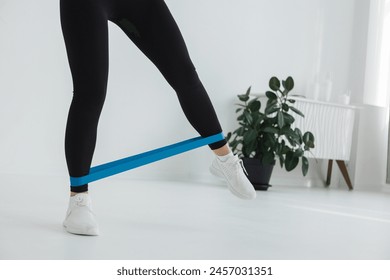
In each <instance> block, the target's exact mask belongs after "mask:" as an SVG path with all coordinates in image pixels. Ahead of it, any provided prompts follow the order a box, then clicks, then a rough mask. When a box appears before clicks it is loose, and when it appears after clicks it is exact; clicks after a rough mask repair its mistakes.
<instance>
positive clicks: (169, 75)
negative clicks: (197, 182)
mask: <svg viewBox="0 0 390 280" xmlns="http://www.w3.org/2000/svg"><path fill="white" fill-rule="evenodd" d="M60 1H61V2H60V11H61V25H62V31H63V35H64V40H65V45H66V50H67V54H68V60H69V65H70V69H71V73H72V78H73V99H72V103H71V106H70V110H69V115H68V121H67V126H66V133H65V155H66V161H67V165H68V170H69V174H70V176H72V177H80V176H84V175H87V174H88V173H89V170H90V166H91V162H92V156H93V153H94V150H95V144H96V134H97V126H98V121H99V117H100V113H101V110H102V108H103V103H104V100H105V96H106V89H107V78H108V21H111V22H113V23H115V24H117V25H118V26H119V27H120V28H121V29H122V30H123V31H124V32H125V33H126V35H127V36H128V37H129V38H130V39H131V40H132V41H133V43H134V44H135V45H136V46H137V47H138V48H139V49H140V50H141V51H142V52H143V53H144V54H145V55H146V56H147V57H148V58H149V59H150V60H151V61H152V62H153V63H154V64H155V65H156V67H157V68H158V69H159V71H160V72H161V73H162V75H163V76H164V77H165V79H166V80H167V82H168V83H169V84H170V85H171V86H172V88H173V89H174V90H175V91H176V93H177V96H178V99H179V102H180V105H181V107H182V109H183V111H184V114H185V115H186V117H187V119H188V121H189V122H190V124H191V125H192V126H193V127H194V128H195V130H196V131H197V132H198V133H199V134H200V135H201V136H203V137H206V136H210V135H213V134H217V133H220V132H222V129H221V126H220V124H219V122H218V119H217V116H216V114H215V111H214V108H213V106H212V104H211V101H210V99H209V96H208V94H207V92H206V90H205V89H204V87H203V85H202V83H201V81H200V80H199V77H198V75H197V73H196V70H195V67H194V65H193V64H192V62H191V59H190V57H189V54H188V51H187V48H186V45H185V42H184V40H183V37H182V35H181V33H180V30H179V28H178V26H177V25H176V22H175V21H174V19H173V17H172V15H171V13H170V11H169V10H168V7H167V6H166V4H165V2H164V1H163V0H60ZM225 144H226V141H225V140H223V141H220V142H217V143H214V144H211V145H210V148H211V149H218V148H220V147H222V146H223V145H225ZM87 190H88V185H83V186H79V187H71V191H73V192H84V191H87Z"/></svg>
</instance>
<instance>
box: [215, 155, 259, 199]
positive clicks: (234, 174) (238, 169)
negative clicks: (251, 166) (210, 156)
mask: <svg viewBox="0 0 390 280" xmlns="http://www.w3.org/2000/svg"><path fill="white" fill-rule="evenodd" d="M210 172H211V173H212V174H213V175H215V176H218V177H221V178H224V179H225V180H226V181H227V183H228V188H229V190H230V191H231V192H232V193H233V194H234V195H235V196H237V197H239V198H242V199H255V198H256V191H255V189H254V187H253V186H252V184H251V182H249V180H248V178H247V177H246V175H245V173H247V172H246V170H245V168H244V165H243V163H242V160H240V159H239V158H238V156H237V155H235V156H231V157H229V159H228V160H226V161H225V162H222V161H221V160H219V159H218V158H217V157H216V158H215V159H214V160H213V163H212V164H211V166H210ZM244 172H245V173H244Z"/></svg>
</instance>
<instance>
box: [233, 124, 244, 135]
mask: <svg viewBox="0 0 390 280" xmlns="http://www.w3.org/2000/svg"><path fill="white" fill-rule="evenodd" d="M244 131H245V128H244V127H242V126H241V127H240V128H237V129H236V130H235V131H233V133H235V134H237V136H242V135H243V134H244Z"/></svg>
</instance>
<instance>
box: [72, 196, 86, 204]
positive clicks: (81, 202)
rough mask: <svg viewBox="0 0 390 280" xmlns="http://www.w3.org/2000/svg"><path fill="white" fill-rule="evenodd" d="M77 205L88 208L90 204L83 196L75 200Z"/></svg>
mask: <svg viewBox="0 0 390 280" xmlns="http://www.w3.org/2000/svg"><path fill="white" fill-rule="evenodd" d="M75 203H76V205H77V206H86V205H87V204H88V202H87V200H86V199H84V198H83V197H81V196H77V197H76V198H75Z"/></svg>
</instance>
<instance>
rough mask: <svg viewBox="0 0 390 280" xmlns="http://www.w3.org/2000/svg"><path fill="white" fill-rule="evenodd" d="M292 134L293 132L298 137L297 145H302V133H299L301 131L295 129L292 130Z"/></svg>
mask: <svg viewBox="0 0 390 280" xmlns="http://www.w3.org/2000/svg"><path fill="white" fill-rule="evenodd" d="M294 132H295V134H296V135H298V137H299V145H302V143H303V139H302V137H303V136H302V132H301V130H300V129H299V128H295V129H294Z"/></svg>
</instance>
